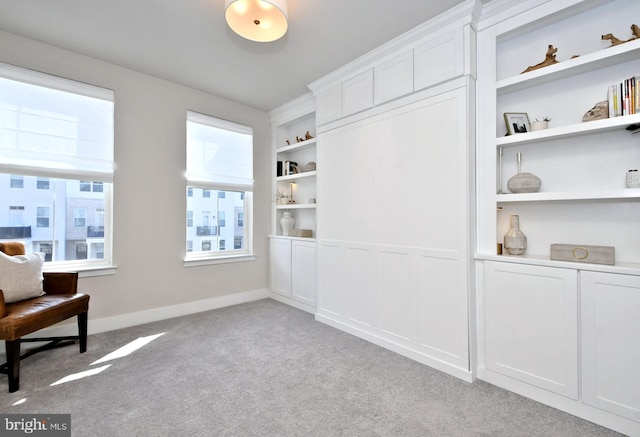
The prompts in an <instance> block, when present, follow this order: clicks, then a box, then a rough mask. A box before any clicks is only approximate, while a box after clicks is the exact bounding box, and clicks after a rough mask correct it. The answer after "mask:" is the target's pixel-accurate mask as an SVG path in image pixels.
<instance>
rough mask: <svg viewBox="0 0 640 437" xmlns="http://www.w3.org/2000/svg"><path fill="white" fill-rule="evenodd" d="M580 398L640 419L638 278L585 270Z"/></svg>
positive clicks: (639, 283)
mask: <svg viewBox="0 0 640 437" xmlns="http://www.w3.org/2000/svg"><path fill="white" fill-rule="evenodd" d="M580 292H581V296H580V297H581V306H582V398H583V399H582V400H583V402H584V403H586V404H590V405H593V406H595V407H599V408H602V409H603V410H607V411H610V412H612V413H615V414H619V415H621V416H624V417H628V418H630V419H633V420H637V421H640V277H638V276H627V275H616V274H608V273H596V272H581V273H580Z"/></svg>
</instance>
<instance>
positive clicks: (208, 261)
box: [184, 253, 256, 267]
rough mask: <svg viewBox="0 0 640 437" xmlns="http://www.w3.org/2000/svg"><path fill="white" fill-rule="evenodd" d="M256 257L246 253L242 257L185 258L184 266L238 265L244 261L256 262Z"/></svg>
mask: <svg viewBox="0 0 640 437" xmlns="http://www.w3.org/2000/svg"><path fill="white" fill-rule="evenodd" d="M255 260H256V255H255V254H253V253H246V254H242V255H225V256H218V257H213V256H210V257H209V258H185V259H184V266H185V267H199V266H208V265H213V264H227V263H237V262H243V261H255Z"/></svg>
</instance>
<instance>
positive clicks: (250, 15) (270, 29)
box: [225, 0, 287, 42]
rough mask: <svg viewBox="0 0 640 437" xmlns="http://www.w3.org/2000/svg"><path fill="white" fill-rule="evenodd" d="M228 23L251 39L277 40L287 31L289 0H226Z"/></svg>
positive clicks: (239, 33) (237, 31) (234, 29)
mask: <svg viewBox="0 0 640 437" xmlns="http://www.w3.org/2000/svg"><path fill="white" fill-rule="evenodd" d="M225 8H226V12H225V18H226V19H227V24H229V27H230V28H231V29H233V31H234V32H235V33H237V34H238V35H240V36H242V37H244V38H246V39H250V40H251V41H258V42H269V41H275V40H277V39H278V38H280V37H282V35H284V34H285V33H286V32H287V0H268V1H267V0H226V1H225Z"/></svg>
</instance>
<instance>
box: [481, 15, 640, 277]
mask: <svg viewBox="0 0 640 437" xmlns="http://www.w3.org/2000/svg"><path fill="white" fill-rule="evenodd" d="M634 7H635V8H638V7H637V6H635V5H634ZM599 9H600V8H595V9H593V10H592V11H590V12H589V13H588V14H589V15H588V16H587V17H586V20H587V22H586V23H583V24H584V25H585V29H590V28H596V29H597V28H598V26H596V25H595V24H593V23H596V22H598V20H599V18H598V14H600V11H599ZM617 13H618V14H620V12H617ZM627 15H628V14H627ZM628 16H636V15H633V14H631V15H628ZM584 18H585V17H583V19H584ZM589 20H591V22H592V23H591V22H589ZM629 20H631V19H630V18H629V19H619V20H618V24H620V23H625V25H624V28H625V29H628V27H627V25H628V24H631V21H629ZM627 21H629V23H627ZM614 22H615V21H614ZM601 25H602V24H601ZM607 25H608V23H607ZM563 26H564V27H569V28H571V26H569V25H567V23H563V21H558V22H557V23H555V24H551V25H550V26H546V27H544V28H541V29H538V30H533V31H531V32H528V33H526V34H519V35H516V36H513V37H509V35H508V34H507V35H502V36H500V37H498V38H496V49H497V50H496V55H495V56H496V58H495V59H496V80H495V107H496V111H495V112H496V117H495V123H496V124H495V125H496V132H495V138H494V141H493V143H494V144H495V149H496V187H495V193H497V194H495V195H493V196H487V195H485V196H484V198H485V199H486V200H488V201H489V200H490V199H493V203H494V204H495V207H496V212H495V215H496V219H495V229H496V240H497V242H499V243H500V242H502V236H503V235H504V234H505V233H506V232H507V231H508V228H509V216H510V215H511V214H517V215H519V216H520V224H521V229H522V230H523V232H524V233H525V234H526V235H527V237H528V249H527V252H526V253H525V254H524V255H521V256H518V257H508V256H504V255H502V256H499V255H496V254H495V247H490V246H489V245H485V246H484V247H483V246H480V247H479V250H478V252H479V253H478V255H477V257H478V258H479V259H495V260H504V261H509V262H519V263H530V264H537V265H551V266H566V265H567V263H560V262H556V261H551V260H550V259H549V247H550V244H552V243H567V244H581V245H584V244H588V245H605V246H614V247H615V248H616V260H617V262H616V265H615V266H600V265H583V264H580V267H581V268H587V269H590V270H598V271H608V272H616V271H618V272H622V273H626V274H636V275H640V232H639V230H638V224H639V223H640V202H639V201H638V200H640V189H630V188H625V174H626V172H627V171H628V170H629V169H635V168H640V134H638V135H634V134H632V133H631V132H629V131H628V130H626V127H628V126H629V125H632V124H636V123H640V114H633V115H627V116H620V117H614V118H608V119H603V120H596V121H589V122H582V116H583V115H584V113H585V112H586V111H587V110H588V109H590V108H592V107H593V106H594V105H595V104H596V103H597V102H598V101H602V100H606V98H607V95H606V94H607V88H608V86H609V85H614V84H617V83H620V82H621V81H623V80H624V79H626V78H629V77H632V76H638V75H640V39H639V40H637V41H630V42H627V43H624V44H621V45H617V46H612V47H605V43H604V42H600V43H599V44H598V45H597V46H596V44H594V47H590V48H585V47H583V46H584V44H585V43H584V42H579V43H576V42H575V41H569V38H570V37H568V36H567V34H566V33H563V32H564V31H559V37H558V39H555V37H554V39H555V40H556V41H560V38H562V37H563V36H564V37H567V41H568V42H567V45H568V46H569V50H573V49H575V50H585V52H584V54H581V55H580V56H578V57H575V58H572V59H566V60H561V57H560V56H558V60H559V61H560V62H559V63H557V64H554V65H551V66H547V67H543V68H540V69H537V70H533V71H531V72H528V73H522V74H520V72H519V71H515V68H517V66H514V65H513V64H514V62H513V61H509V59H510V58H512V57H514V55H515V53H516V51H519V52H529V51H530V50H533V47H537V48H538V51H539V48H540V47H546V44H548V41H549V34H554V33H555V30H557V29H560V28H561V27H563ZM620 26H622V25H621V24H620ZM572 28H573V29H574V31H575V27H572ZM609 28H611V26H609ZM613 30H615V32H614V33H616V32H617V33H619V34H622V32H624V31H628V30H623V27H614V28H613ZM618 30H619V32H618ZM596 32H597V30H596ZM603 33H605V32H604V31H603ZM598 35H599V34H598ZM573 38H575V37H573ZM562 44H564V41H562ZM562 44H561V43H560V42H558V48H559V51H558V55H559V54H560V46H561V45H562ZM587 50H590V51H587ZM563 54H564V55H565V56H566V55H567V52H566V51H564V52H563ZM521 58H522V56H521V55H520V56H519V57H518V59H521ZM505 65H506V66H505ZM520 67H521V65H520ZM525 67H526V66H525ZM505 112H526V113H528V114H529V118H530V119H531V120H532V121H533V119H534V118H541V117H543V116H551V118H552V122H551V128H549V129H547V130H543V131H536V132H529V133H521V134H516V135H510V136H505V134H506V126H505V125H504V118H503V114H504V113H505ZM485 120H489V118H485ZM500 150H502V166H501V169H500V168H499V167H500V160H499V151H500ZM518 152H520V153H521V154H522V171H523V172H531V173H533V174H535V175H537V176H538V177H540V178H541V179H542V188H541V190H540V191H539V192H537V193H520V194H513V193H509V190H508V189H507V181H508V179H509V178H510V177H511V176H513V175H515V174H516V173H517V166H516V154H517V153H518ZM500 176H501V180H500ZM500 188H501V189H502V193H506V194H501V193H500V192H499V190H500ZM618 260H619V262H618ZM570 265H575V263H571V264H570Z"/></svg>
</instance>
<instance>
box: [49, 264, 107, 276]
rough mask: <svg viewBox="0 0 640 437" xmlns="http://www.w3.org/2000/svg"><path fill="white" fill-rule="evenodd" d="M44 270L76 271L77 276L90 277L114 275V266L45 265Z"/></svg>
mask: <svg viewBox="0 0 640 437" xmlns="http://www.w3.org/2000/svg"><path fill="white" fill-rule="evenodd" d="M42 270H43V271H45V272H71V271H73V272H78V277H79V278H90V277H93V276H109V275H115V274H116V270H117V267H116V266H99V267H98V266H85V267H71V266H60V265H58V266H51V267H47V266H45V267H44V268H43V269H42Z"/></svg>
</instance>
